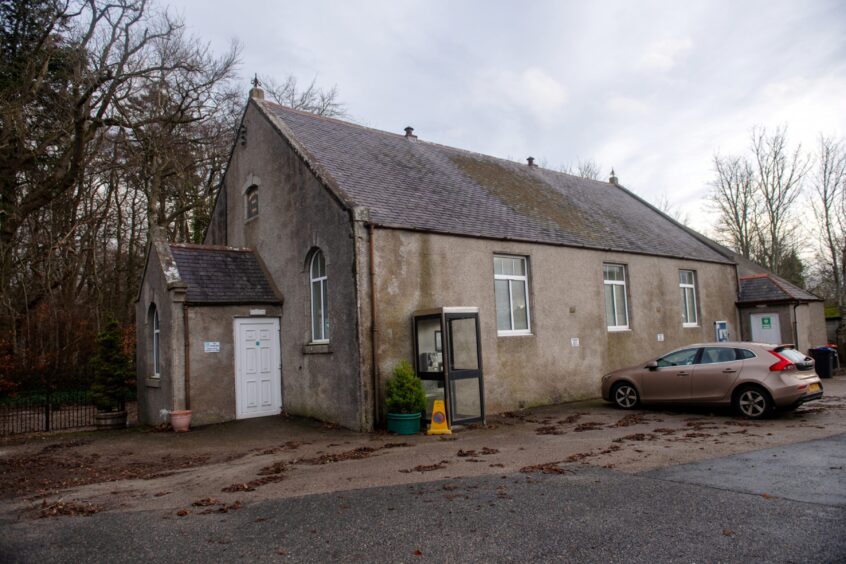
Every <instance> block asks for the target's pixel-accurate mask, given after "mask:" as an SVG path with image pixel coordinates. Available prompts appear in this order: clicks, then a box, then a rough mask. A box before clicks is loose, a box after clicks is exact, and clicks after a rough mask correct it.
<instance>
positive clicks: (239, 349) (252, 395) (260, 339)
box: [235, 318, 282, 419]
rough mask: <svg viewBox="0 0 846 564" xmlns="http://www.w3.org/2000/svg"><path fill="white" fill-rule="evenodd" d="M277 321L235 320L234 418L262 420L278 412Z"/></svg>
mask: <svg viewBox="0 0 846 564" xmlns="http://www.w3.org/2000/svg"><path fill="white" fill-rule="evenodd" d="M279 367H280V356H279V320H278V319H276V318H250V319H236V320H235V403H236V405H237V407H236V409H237V413H236V417H237V418H238V419H246V418H247V417H263V416H265V415H278V414H279V413H281V411H282V376H281V371H280V368H279Z"/></svg>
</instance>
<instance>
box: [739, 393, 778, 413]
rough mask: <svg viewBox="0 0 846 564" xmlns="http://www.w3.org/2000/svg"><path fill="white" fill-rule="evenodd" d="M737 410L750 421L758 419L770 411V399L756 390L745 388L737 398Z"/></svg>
mask: <svg viewBox="0 0 846 564" xmlns="http://www.w3.org/2000/svg"><path fill="white" fill-rule="evenodd" d="M737 409H738V411H740V413H741V414H742V415H744V416H746V417H748V418H750V419H759V418H761V417H763V416H764V415H766V414H767V412H768V411H769V410H770V398H768V397H767V395H766V394H765V393H764V392H762V391H761V390H758V389H756V388H747V389H745V390H743V391H742V392H740V395H739V396H738V397H737Z"/></svg>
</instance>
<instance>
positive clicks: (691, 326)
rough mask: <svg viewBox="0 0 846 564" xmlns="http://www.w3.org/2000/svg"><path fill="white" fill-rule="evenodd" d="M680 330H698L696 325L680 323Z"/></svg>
mask: <svg viewBox="0 0 846 564" xmlns="http://www.w3.org/2000/svg"><path fill="white" fill-rule="evenodd" d="M682 329H699V324H698V323H682Z"/></svg>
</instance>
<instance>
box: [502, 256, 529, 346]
mask: <svg viewBox="0 0 846 564" xmlns="http://www.w3.org/2000/svg"><path fill="white" fill-rule="evenodd" d="M494 293H495V294H496V329H497V334H498V335H529V334H531V315H530V313H529V271H528V264H527V261H526V258H525V257H513V256H500V255H497V256H494Z"/></svg>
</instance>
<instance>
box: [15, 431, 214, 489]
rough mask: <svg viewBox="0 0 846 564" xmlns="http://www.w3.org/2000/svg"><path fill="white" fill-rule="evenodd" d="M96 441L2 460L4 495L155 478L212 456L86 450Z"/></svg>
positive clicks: (67, 443)
mask: <svg viewBox="0 0 846 564" xmlns="http://www.w3.org/2000/svg"><path fill="white" fill-rule="evenodd" d="M91 442H92V441H81V440H76V441H68V442H65V443H56V444H51V445H47V446H46V447H44V448H43V449H41V451H39V452H38V453H36V454H25V455H19V456H12V457H8V458H4V459H2V460H0V497H7V496H10V495H19V496H20V495H40V494H44V493H47V492H53V491H56V490H61V489H66V488H72V487H76V486H82V485H87V484H97V483H102V482H116V481H119V480H134V479H154V478H159V477H162V476H166V475H170V474H173V473H174V472H175V471H176V470H180V469H183V468H190V467H194V466H200V465H203V464H205V463H206V462H207V461H208V459H209V457H208V456H172V455H165V456H162V457H161V458H160V459H158V460H143V461H140V460H132V458H129V457H127V456H126V455H124V454H122V453H114V454H112V455H109V456H101V455H100V454H99V453H90V454H89V453H85V452H80V451H78V450H77V449H79V448H80V447H82V448H84V447H85V446H87V445H88V444H89V443H91Z"/></svg>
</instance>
